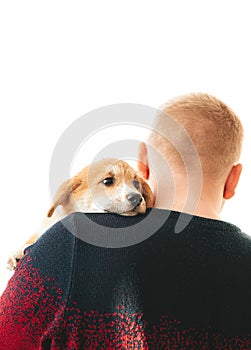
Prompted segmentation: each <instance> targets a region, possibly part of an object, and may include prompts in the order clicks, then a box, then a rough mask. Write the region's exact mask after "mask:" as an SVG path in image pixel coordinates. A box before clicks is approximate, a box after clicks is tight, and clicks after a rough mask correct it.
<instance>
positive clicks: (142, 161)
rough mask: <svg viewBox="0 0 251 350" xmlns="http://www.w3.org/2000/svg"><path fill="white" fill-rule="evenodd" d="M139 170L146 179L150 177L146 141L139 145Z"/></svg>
mask: <svg viewBox="0 0 251 350" xmlns="http://www.w3.org/2000/svg"><path fill="white" fill-rule="evenodd" d="M137 166H138V171H139V173H140V174H141V175H142V176H143V178H144V179H146V180H147V179H148V178H149V172H150V169H149V166H148V154H147V147H146V144H145V142H141V143H140V145H139V155H138V163H137Z"/></svg>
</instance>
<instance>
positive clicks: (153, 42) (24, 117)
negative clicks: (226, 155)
mask: <svg viewBox="0 0 251 350" xmlns="http://www.w3.org/2000/svg"><path fill="white" fill-rule="evenodd" d="M249 6H250V2H249V1H243V0H241V1H238V2H237V1H231V0H230V1H229V0H227V1H224V0H221V1H212V0H211V1H201V0H198V1H195V0H190V1H186V0H184V1H179V0H178V1H177V0H175V1H174V0H173V1H168V0H165V1H158V0H157V1H147V0H144V1H141V0H137V1H135V0H133V1H132V0H127V1H119V0H116V1H110V0H107V1H95V0H93V1H85V2H84V1H82V0H81V1H64V0H60V1H53V0H50V1H47V0H44V1H34V0H31V1H27V0H23V1H16V0H13V1H2V2H1V3H0V48H1V52H0V116H1V128H0V142H1V228H2V229H1V235H0V263H1V266H0V271H1V276H0V281H1V279H2V280H3V278H4V277H5V273H4V272H2V271H4V262H5V259H6V257H7V256H8V255H9V252H10V251H12V249H13V248H15V247H17V246H18V245H19V244H21V243H22V242H23V240H24V238H27V237H28V236H29V235H30V234H31V233H33V232H34V230H35V229H36V227H37V226H38V224H39V223H40V221H41V220H42V218H43V217H44V215H45V214H46V212H47V209H48V206H49V204H50V196H49V191H48V189H49V178H48V177H49V165H50V160H51V155H52V152H53V149H54V147H55V144H56V142H57V140H58V138H59V137H60V136H61V134H62V133H63V132H64V130H65V129H66V128H67V127H68V126H69V125H70V124H71V123H72V122H73V121H74V120H76V119H77V118H79V117H80V116H82V115H84V114H85V113H88V112H89V111H91V110H93V109H95V108H98V107H102V106H104V105H109V104H114V103H121V102H133V103H141V104H146V105H149V106H153V107H156V108H157V107H159V106H160V105H162V104H163V103H164V102H166V101H167V100H168V99H170V98H172V97H174V96H177V95H179V94H184V93H188V92H196V91H200V92H208V93H211V94H213V95H215V96H217V97H218V98H220V99H222V100H223V101H224V102H226V103H227V104H228V105H229V106H230V107H231V108H232V109H233V110H234V111H235V112H236V113H237V114H238V115H239V116H240V118H241V120H242V122H243V125H244V128H245V132H246V135H245V136H246V139H245V143H244V149H243V156H242V162H243V164H244V169H243V174H242V178H241V181H240V185H239V188H238V189H237V193H236V196H235V198H234V199H232V200H230V201H229V202H228V203H227V204H226V206H225V208H224V210H223V214H222V219H224V220H227V221H230V222H232V223H234V224H236V225H238V226H240V227H241V228H242V229H243V230H244V231H245V232H247V233H249V234H251V220H250V219H249V215H250V209H249V208H250V204H249V203H248V202H249V199H250V197H251V186H250V178H251V165H250V149H251V120H250V116H251V103H250V100H251V99H250V91H251V86H250V85H251V84H250V82H251V69H250V65H251V63H250V62H251V50H250V33H251V22H250V11H249ZM116 135H118V132H117V131H116ZM99 139H100V138H99ZM97 146H98V144H97ZM86 156H89V155H86ZM87 159H88V158H87V157H86V158H85V159H83V160H82V161H83V164H85V163H86V161H87Z"/></svg>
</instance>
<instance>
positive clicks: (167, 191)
mask: <svg viewBox="0 0 251 350" xmlns="http://www.w3.org/2000/svg"><path fill="white" fill-rule="evenodd" d="M150 183H151V184H152V188H153V190H154V192H155V195H156V200H155V205H154V206H155V207H156V208H161V209H169V210H175V211H179V212H184V213H188V214H192V215H197V216H201V217H205V218H210V219H216V220H219V219H220V212H221V208H222V193H221V191H220V190H219V189H218V188H216V186H215V185H214V184H213V183H212V184H208V183H207V187H205V185H204V186H203V184H202V186H201V189H198V188H197V189H196V191H193V190H192V189H191V188H190V190H189V184H188V181H187V178H186V177H184V176H179V175H178V176H175V177H174V179H172V181H168V180H167V181H165V180H163V179H159V180H158V186H156V181H152V179H151V178H150ZM195 185H196V184H195ZM199 185H200V184H197V186H198V187H199ZM190 186H191V184H190Z"/></svg>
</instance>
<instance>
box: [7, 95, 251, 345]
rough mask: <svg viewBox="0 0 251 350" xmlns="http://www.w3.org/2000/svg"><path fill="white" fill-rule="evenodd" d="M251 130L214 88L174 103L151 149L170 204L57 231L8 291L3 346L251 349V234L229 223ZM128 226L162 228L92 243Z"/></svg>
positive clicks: (156, 184)
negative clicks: (132, 239) (225, 213)
mask: <svg viewBox="0 0 251 350" xmlns="http://www.w3.org/2000/svg"><path fill="white" fill-rule="evenodd" d="M242 138H243V130H242V126H241V123H240V121H239V119H238V118H237V116H236V115H235V114H234V112H233V111H231V110H230V109H229V108H228V107H227V106H226V105H225V104H224V103H222V102H221V101H219V100H218V99H217V98H215V97H213V96H210V95H207V94H200V93H199V94H189V95H186V96H181V97H179V98H177V99H176V100H174V101H171V102H170V103H169V104H167V105H166V106H164V107H163V110H162V112H160V113H159V115H158V116H157V118H156V122H155V125H154V128H153V132H152V133H151V135H150V137H149V145H148V151H149V159H148V155H147V148H146V146H145V145H144V144H142V145H141V149H140V155H139V169H140V171H141V173H143V174H144V175H145V177H148V175H149V180H150V181H151V183H152V185H153V188H154V191H155V193H156V208H158V209H152V210H148V212H147V215H146V217H143V219H142V217H140V216H136V217H120V216H117V215H113V214H88V219H87V218H86V215H85V214H83V213H76V214H72V215H71V216H69V217H67V218H66V219H64V221H63V223H62V222H59V223H57V224H56V225H55V226H53V227H52V228H51V229H50V230H49V231H47V232H46V233H45V234H44V235H43V236H42V237H41V238H40V240H39V241H38V242H37V243H35V244H34V245H33V246H32V247H30V248H29V249H27V252H26V254H25V257H24V258H23V259H22V260H21V261H20V262H19V264H18V266H17V269H16V271H15V275H14V277H13V278H12V280H11V282H10V283H9V285H8V287H7V289H6V291H5V292H4V294H3V296H2V298H1V300H0V348H1V349H8V350H11V349H25V350H28V349H249V348H251V303H250V300H251V240H250V238H249V236H247V235H245V234H244V233H242V232H241V230H240V229H239V228H237V227H236V226H234V225H232V224H229V223H226V222H223V221H220V220H219V217H220V211H221V208H222V206H223V204H224V201H225V200H226V199H229V198H231V197H232V196H233V195H234V192H235V188H236V186H237V184H238V180H239V176H240V173H241V165H240V164H238V159H239V156H240V151H241V144H242ZM148 162H149V167H148V166H147V164H148ZM170 209H172V210H171V211H170ZM147 220H148V221H147ZM90 222H91V223H90ZM145 222H147V225H145V226H143V224H144V223H145ZM142 223H143V224H142ZM97 224H98V225H97ZM156 224H157V226H156ZM98 227H102V228H105V230H106V231H105V232H104V230H103V231H101V229H100V230H99V229H98ZM125 227H126V231H130V230H131V231H130V232H132V230H133V228H135V227H136V229H137V230H138V231H140V230H142V227H144V230H148V229H149V227H150V230H151V229H152V230H153V227H155V229H154V230H153V232H152V234H151V235H150V236H149V237H148V238H146V239H145V240H142V241H141V242H138V243H137V244H131V245H127V246H126V245H125V246H123V247H122V246H121V247H118V248H107V247H104V246H103V247H102V246H97V245H96V246H95V245H92V244H89V243H87V242H86V241H85V235H86V233H91V234H92V235H94V236H95V235H96V236H98V235H103V234H106V233H107V234H108V235H109V234H114V232H115V236H118V237H121V236H123V232H124V231H123V229H124V228H125ZM114 229H115V230H114ZM114 239H115V238H114ZM118 239H120V238H118Z"/></svg>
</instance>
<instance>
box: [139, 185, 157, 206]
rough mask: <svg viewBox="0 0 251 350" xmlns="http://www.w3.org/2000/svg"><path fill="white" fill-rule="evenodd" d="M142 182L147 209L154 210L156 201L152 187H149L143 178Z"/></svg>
mask: <svg viewBox="0 0 251 350" xmlns="http://www.w3.org/2000/svg"><path fill="white" fill-rule="evenodd" d="M140 181H141V186H142V195H143V197H144V199H145V202H146V207H147V208H152V207H153V205H154V201H155V199H154V195H153V192H152V190H151V188H150V186H149V185H148V183H147V182H146V180H144V179H143V178H141V179H140Z"/></svg>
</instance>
